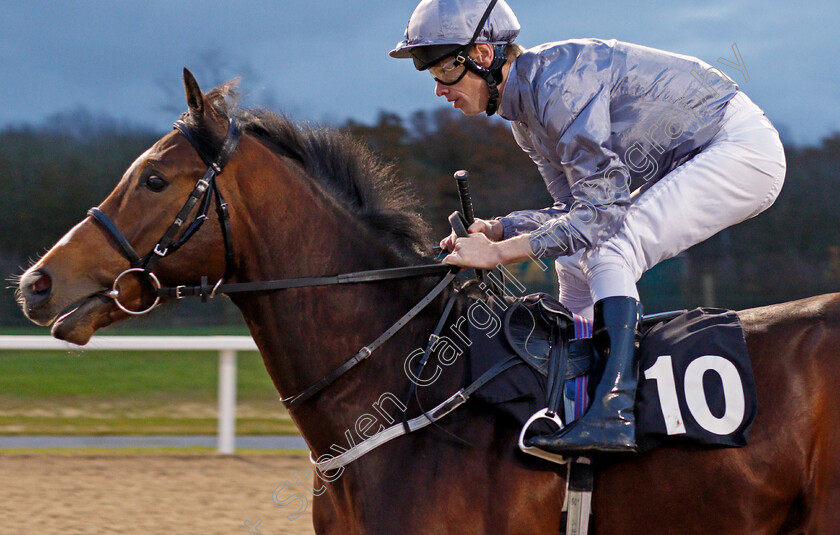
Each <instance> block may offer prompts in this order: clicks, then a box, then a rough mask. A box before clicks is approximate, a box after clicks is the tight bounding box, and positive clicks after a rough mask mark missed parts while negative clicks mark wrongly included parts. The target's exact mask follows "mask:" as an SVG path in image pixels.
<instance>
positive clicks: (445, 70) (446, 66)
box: [429, 54, 467, 85]
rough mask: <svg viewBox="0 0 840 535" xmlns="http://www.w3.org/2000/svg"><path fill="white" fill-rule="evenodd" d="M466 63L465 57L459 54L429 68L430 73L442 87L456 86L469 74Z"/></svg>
mask: <svg viewBox="0 0 840 535" xmlns="http://www.w3.org/2000/svg"><path fill="white" fill-rule="evenodd" d="M464 63H465V62H464V57H463V56H462V55H461V54H458V55H457V56H453V57H450V58H446V59H444V60H442V61H440V62H438V63H437V64H436V65H434V66H432V67H429V73H430V74H431V75H432V78H434V79H435V81H436V82H437V83H439V84H441V85H455V84H457V83H458V82H460V81H461V79H462V78H463V77H464V76H466V74H467V66H466V65H464Z"/></svg>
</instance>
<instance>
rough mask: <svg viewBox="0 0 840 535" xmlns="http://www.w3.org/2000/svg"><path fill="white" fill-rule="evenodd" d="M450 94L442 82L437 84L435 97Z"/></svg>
mask: <svg viewBox="0 0 840 535" xmlns="http://www.w3.org/2000/svg"><path fill="white" fill-rule="evenodd" d="M448 92H449V88H448V87H446V86H445V85H443V84H442V83H440V82H437V81H436V82H435V96H438V97H442V96H443V95H445V94H446V93H448Z"/></svg>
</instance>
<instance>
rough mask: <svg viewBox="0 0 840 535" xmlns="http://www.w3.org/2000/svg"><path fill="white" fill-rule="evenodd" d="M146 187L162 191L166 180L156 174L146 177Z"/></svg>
mask: <svg viewBox="0 0 840 535" xmlns="http://www.w3.org/2000/svg"><path fill="white" fill-rule="evenodd" d="M146 187H147V188H149V189H150V190H152V191H162V190H163V188H165V187H166V180H164V179H162V178H160V177H159V176H156V175H151V176H149V177H148V178H146Z"/></svg>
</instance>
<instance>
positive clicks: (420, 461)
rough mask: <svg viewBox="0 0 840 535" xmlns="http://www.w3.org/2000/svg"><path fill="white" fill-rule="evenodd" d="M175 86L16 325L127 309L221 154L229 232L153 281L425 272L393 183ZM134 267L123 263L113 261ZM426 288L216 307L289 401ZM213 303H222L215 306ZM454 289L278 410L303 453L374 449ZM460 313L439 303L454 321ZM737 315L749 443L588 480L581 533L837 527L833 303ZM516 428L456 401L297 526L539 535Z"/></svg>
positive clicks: (38, 281) (551, 506) (448, 375)
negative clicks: (160, 129) (749, 411)
mask: <svg viewBox="0 0 840 535" xmlns="http://www.w3.org/2000/svg"><path fill="white" fill-rule="evenodd" d="M184 85H185V91H186V96H187V104H188V111H187V112H186V113H185V114H184V115H183V116H182V122H181V126H182V127H181V128H179V129H178V130H174V131H173V132H171V133H169V134H167V135H165V136H164V137H163V138H161V139H160V140H159V141H158V142H156V143H155V144H154V145H153V146H152V147H151V148H150V149H148V150H147V151H146V152H145V153H143V154H142V155H141V156H140V157H139V158H138V159H137V160H136V161H135V162H134V163H133V164H132V165H131V166H130V167H129V169H128V170H127V171H126V173H125V174H124V176H123V177H122V179H121V180H120V182H119V183H118V184H117V186H116V188H115V189H114V190H113V192H112V193H111V194H110V195H109V196H108V197H107V198H106V199H105V200H104V201H103V202H102V204H101V205H100V206H99V207H98V209H97V210H96V211H92V212H91V215H90V216H89V217H87V218H86V219H84V220H83V221H82V222H80V223H79V224H78V225H77V226H76V227H74V228H73V229H72V230H70V231H69V233H67V234H66V235H65V236H64V237H63V238H62V239H61V240H60V241H59V242H58V243H57V244H56V245H55V246H54V247H53V248H52V249H51V250H50V251H49V252H48V253H47V254H46V255H44V256H43V257H42V258H41V259H40V260H39V261H38V262H37V263H35V264H34V265H33V266H31V267H30V268H29V269H28V270H27V271H26V273H25V274H24V275H23V276H22V278H21V280H20V283H19V289H18V290H19V299H20V303H21V306H22V308H23V311H24V312H25V314H26V315H27V316H28V317H29V318H30V319H31V320H32V321H34V322H36V323H38V324H41V325H52V334H53V335H54V336H56V337H58V338H60V339H63V340H67V341H70V342H74V343H77V344H84V343H86V342H87V341H88V340H89V339H90V337H91V336H92V335H93V333H94V332H95V331H97V330H98V329H101V328H103V327H106V326H108V325H110V324H112V323H114V322H116V321H119V320H121V319H124V318H126V317H128V316H129V315H130V313H131V312H134V311H138V310H140V309H141V308H146V307H147V305H148V304H149V302H150V301H151V300H153V297H152V295H150V294H151V293H152V292H151V291H150V290H149V289H148V287H149V286H150V285H151V284H152V283H151V282H148V281H146V280H145V279H143V275H142V274H140V275H138V276H137V277H133V275H135V273H132V274H129V275H127V276H125V277H124V280H123V281H122V283H121V284H120V285H119V286H120V287H119V289H118V290H110V289H111V288H112V285H114V281H115V279H117V278H118V277H120V275H121V274H123V273H124V272H125V271H126V270H127V268H128V267H129V266H128V264H127V260H126V258H127V254H128V253H127V252H126V251H127V250H129V249H130V250H134V251H140V252H143V251H151V250H152V249H155V248H157V247H158V246H160V245H161V241H158V242H156V241H155V240H156V239H157V236H160V235H162V234H165V233H168V232H169V230H170V229H171V228H172V225H171V224H170V222H171V221H172V219H173V217H175V214H177V213H179V208H180V207H181V206H182V204H183V203H184V201H185V199H187V198H188V197H189V196H190V195H191V193H190V192H191V191H193V192H195V189H194V188H195V187H196V180H197V179H198V178H199V177H202V176H203V174H204V176H205V177H206V176H207V173H209V170H208V164H207V163H206V161H207V155H211V159H212V157H214V156H215V155H217V154H222V153H225V151H226V150H227V152H228V154H227V155H226V158H225V159H226V160H227V159H229V161H226V162H224V163H226V164H227V165H226V166H224V169H223V170H222V172H221V174H220V175H219V177H218V181H216V184H215V186H214V187H215V188H217V190H218V191H216V197H218V198H219V199H221V198H224V199H225V201H226V202H225V203H219V204H220V205H221V204H224V208H227V207H229V209H228V210H229V216H227V215H226V213H227V212H225V211H224V210H222V209H219V210H217V211H216V212H215V213H214V212H213V211H210V212H209V213H208V214H207V217H206V218H205V219H207V221H208V222H209V223H208V224H207V225H204V226H203V227H201V228H200V229H198V230H197V231H195V232H194V233H193V234H192V236H191V239H189V240H187V241H186V242H184V243H183V244H182V245H183V246H182V247H180V249H179V250H178V251H177V252H174V253H172V254H162V255H161V254H159V255H157V256H159V257H160V258H157V259H156V262H157V261H158V260H159V262H158V263H157V265H156V266H155V269H154V274H155V275H156V277H157V279H159V282H160V284H163V285H201V286H202V287H208V288H209V287H210V286H211V285H212V281H215V280H220V281H221V280H222V279H225V278H226V276H227V280H226V281H225V284H228V283H229V281H234V282H235V283H248V282H253V281H264V280H272V279H283V278H290V277H291V278H294V277H316V276H323V275H328V274H335V273H345V272H356V271H364V270H378V269H385V268H399V267H401V266H412V265H422V264H424V263H429V262H430V253H429V252H428V251H426V250H425V248H424V245H423V244H425V243H428V241H427V239H426V236H425V235H424V233H423V232H422V229H423V228H425V227H424V224H423V222H422V220H421V219H420V217H419V216H418V215H417V214H418V211H417V208H416V204H414V203H413V201H411V199H410V197H409V196H408V195H407V194H406V191H405V189H403V188H402V186H401V185H400V181H398V180H397V179H396V178H395V177H394V176H393V170H392V169H390V168H388V167H387V166H384V165H383V164H381V163H380V161H379V160H378V159H377V158H375V157H374V155H372V154H371V153H370V152H369V151H367V150H366V149H365V148H364V147H363V146H362V145H360V144H359V143H357V142H355V141H353V140H352V139H350V138H348V137H346V136H345V135H342V134H339V133H335V132H330V131H326V130H319V129H313V128H308V127H300V126H297V125H295V124H293V123H291V122H290V121H288V120H286V119H284V118H282V117H280V116H277V115H275V114H273V113H271V112H267V111H253V110H250V111H249V110H243V109H239V108H237V107H235V106H233V105H230V104H229V103H228V101H229V100H230V97H233V96H234V94H235V89H234V88H233V87H232V86H231V85H230V84H226V85H223V86H220V87H219V88H216V89H214V90H213V91H211V92H209V93H207V94H204V93H202V92H201V90H200V88H199V86H198V84H197V83H196V81H195V79H194V78H193V76H192V75H191V74H190V73H189V72H188V71H186V70H185V73H184ZM234 121H235V122H236V123H237V124H238V125H239V128H240V130H241V137H239V139H238V146H235V147H234V149H232V148H231V147H230V146H229V147H227V148H226V147H225V146H224V144H225V141H227V140H229V139H230V136H229V135H228V134H227V133H229V132H230V131H231V130H232V129H231V128H230V125H231V124H232V123H234ZM211 167H212V166H211ZM216 174H218V173H216ZM211 178H213V177H211ZM199 182H200V181H199ZM205 208H206V207H205ZM220 208H221V206H220ZM190 209H192V207H190ZM197 209H200V207H197ZM182 211H183V209H182ZM188 211H190V210H188ZM205 211H206V210H205ZM105 214H107V215H105ZM227 217H229V220H227ZM106 222H109V224H110V225H111V226H112V227H113V229H110V230H109V229H108V225H107V224H106ZM220 227H221V228H222V229H223V230H224V229H225V228H227V229H228V230H227V232H229V233H230V234H229V235H228V234H226V232H219V228H220ZM114 229H118V230H117V233H115V232H114ZM179 229H180V227H179ZM179 232H184V231H183V230H179ZM121 236H122V238H120V237H121ZM170 237H171V236H170ZM122 241H125V242H126V243H122ZM172 241H173V240H170V242H172ZM167 243H169V242H167ZM126 246H128V249H127V248H126ZM226 250H227V251H228V253H229V254H226ZM159 252H161V253H162V252H164V251H159ZM152 255H154V253H150V255H147V256H146V258H151V257H152ZM138 256H139V255H138ZM142 261H143V259H138V258H134V259H132V262H131V265H132V266H135V265H137V264H138V262H139V263H142ZM140 271H141V272H142V269H140ZM226 271H229V273H226ZM202 277H208V278H209V280H210V281H211V283H207V282H206V279H205V280H203V279H202ZM440 278H441V276H440V275H425V276H419V277H412V278H405V279H402V278H398V279H392V280H385V281H375V282H368V283H362V284H347V285H341V286H334V287H322V286H316V287H300V288H292V289H286V290H282V291H262V292H246V293H230V294H229V297H230V298H231V299H232V301H233V302H234V304H235V305H236V306H237V307H238V308H239V309H240V310H241V312H242V315H243V317H244V319H245V321H246V323H247V325H248V327H249V329H250V332H251V334H252V335H253V338H254V340H255V341H256V343H257V345H258V347H259V349H260V352H261V354H262V357H263V360H264V362H265V366H266V369H267V371H268V373H269V375H270V376H271V379H272V381H273V382H274V384H275V386H276V388H277V390H278V392H279V393H280V395H281V397H282V398H286V399H288V398H289V397H290V396H292V395H294V394H295V393H296V392H301V391H302V390H303V389H305V388H306V387H307V386H309V385H312V384H314V383H316V382H318V381H319V379H321V378H322V377H324V376H325V374H328V373H329V372H330V370H333V369H335V368H336V366H339V365H341V364H342V363H344V362H345V361H346V359H347V358H348V357H349V356H351V355H353V354H354V353H355V352H356V351H357V350H358V349H359V348H361V347H364V346H365V344H367V343H369V342H370V341H371V340H373V339H375V338H376V337H377V336H379V335H380V334H381V333H383V332H384V331H386V330H387V329H389V327H390V326H391V325H392V324H393V322H394V320H395V319H397V318H399V317H400V316H401V315H402V314H404V313H405V311H406V310H409V309H411V307H413V306H415V305H416V304H417V303H418V301H419V300H420V299H421V298H422V296H424V295H427V294H428V292H429V291H430V289H432V288H433V287H434V286H435V285H436V284H437V283H438V282H439V280H440ZM135 279H136V280H135ZM123 283H124V284H123ZM223 288H229V286H221V287H219V288H216V289H219V290H223ZM214 290H215V289H214ZM114 292H117V293H118V294H119V296H118V298H114ZM179 292H180V290H176V291H175V294H177V295H178V296H180V294H179ZM452 292H453V290H452V289H451V288H446V289H445V290H444V291H443V292H441V293H440V294H439V295H437V296H436V297H435V298H434V299H432V302H431V304H430V305H429V306H428V307H427V308H426V309H424V310H422V311H420V312H419V313H418V314H417V315H416V317H415V318H414V319H413V320H411V321H410V322H409V323H408V324H407V325H406V326H405V327H404V328H403V329H401V330H399V331H398V332H397V333H396V334H395V335H394V336H393V337H392V338H390V340H388V341H387V342H386V343H384V344H383V345H382V347H381V348H380V349H379V350H378V351H376V352H375V353H374V354H373V355H372V356H370V358H368V359H365V360H364V361H363V362H361V363H360V364H359V365H358V366H356V367H355V368H354V369H353V370H351V371H350V372H348V373H346V374H344V375H342V376H341V377H339V378H337V379H336V380H335V381H334V382H333V383H332V384H330V385H329V386H327V387H325V388H324V389H322V390H321V391H320V392H318V393H317V394H316V395H312V396H311V397H309V399H307V400H306V401H305V402H303V403H300V404H298V405H296V406H295V407H293V408H292V409H291V410H290V414H291V417H292V418H293V419H294V421H295V423H296V424H297V426H298V428H299V429H300V432H301V434H302V435H303V437H304V438H305V439H306V442H307V444H308V445H309V447H310V449H311V451H312V452H313V455H314V456H315V457H316V458H317V457H318V456H321V455H322V454H325V453H329V452H331V451H335V448H331V446H334V445H337V446H340V447H341V448H347V447H348V446H349V445H348V444H347V440H349V439H351V437H352V436H353V433H356V432H359V431H361V433H360V434H364V433H365V432H366V430H367V433H368V434H372V432H371V431H370V430H371V429H374V430H375V429H377V428H380V429H381V427H382V426H383V425H385V424H387V423H388V422H386V421H385V419H384V418H382V417H380V418H379V420H378V421H377V420H374V421H373V422H371V421H370V419H368V420H366V423H365V424H364V425H363V426H362V428H361V429H360V427H359V422H360V416H363V415H367V416H371V417H372V418H376V417H375V416H372V415H375V414H376V413H375V412H374V411H373V410H372V409H371V407H374V406H377V404H382V405H384V401H383V399H387V398H383V394H386V393H393V394H395V395H396V396H399V395H400V394H401V393H402V391H403V390H404V389H405V388H406V385H407V382H408V381H407V377H406V373H405V371H404V362H405V359H406V355H407V354H409V352H410V350H412V349H414V348H417V347H423V346H424V345H425V344H426V343H427V341H428V338H429V333H431V332H432V330H433V328H434V326H435V324H436V322H437V321H438V319H439V317H440V316H441V314H442V310H443V308H444V306H445V303H446V302H447V301H448V299H449V297H450V296H451V295H452ZM203 293H204V295H205V297H206V296H207V295H206V294H207V292H206V291H205V292H203ZM213 293H215V291H214V292H213ZM124 309H125V310H124ZM463 311H464V299H463V298H462V297H461V296H460V295H459V296H458V297H457V299H456V300H455V313H454V316H458V315H459V314H461V313H463ZM739 317H740V319H741V322H742V324H743V327H744V330H745V335H746V340H747V344H748V348H749V353H750V355H751V358H752V361H753V366H754V370H755V381H756V387H757V392H758V397H759V403H760V407H761V408H760V410H759V412H758V416H757V418H756V420H755V422H754V425H753V428H752V434H751V437H750V443H749V445H748V446H746V447H743V448H739V449H713V450H699V449H692V448H688V447H669V448H660V449H657V450H654V451H651V452H648V453H645V454H642V455H639V456H636V457H634V458H631V459H628V460H625V461H622V462H611V463H609V464H602V465H601V467H600V468H598V469H597V470H596V478H595V492H594V495H593V510H594V513H595V515H594V522H595V525H594V531H595V532H596V533H600V534H610V535H618V534H628V535H629V534H646V535H651V534H666V533H668V534H671V533H679V534H688V533H709V534H711V533H714V534H716V535H724V534H744V533H750V534H793V533H837V532H839V531H840V409H838V407H839V406H840V388H838V387H837V385H838V384H840V294H833V295H825V296H819V297H814V298H810V299H805V300H801V301H796V302H791V303H786V304H781V305H775V306H768V307H763V308H758V309H752V310H746V311H742V312H739ZM435 358H438V357H435ZM466 360H467V359H466V358H465V357H459V358H458V359H455V360H454V362H447V363H446V364H447V366H446V367H445V370H444V373H442V374H441V375H440V377H439V379H438V380H437V381H436V382H435V383H434V385H432V386H430V387H428V388H420V390H421V391H422V392H421V393H420V397H421V398H423V402H424V404H427V405H428V406H433V405H434V404H436V403H438V402H439V401H440V400H442V399H445V398H446V397H447V396H449V395H450V394H451V393H452V392H455V391H457V390H458V389H459V388H460V387H461V386H463V384H464V380H465V377H467V376H468V372H467V363H466ZM430 369H431V368H430ZM380 408H381V407H380ZM388 409H389V411H390V412H391V413H392V414H393V413H394V411H393V406H389V407H388ZM410 411H412V412H413V413H412V414H411V416H414V415H417V414H419V413H420V412H419V409H416V408H412V409H410ZM518 431H519V429H518V427H517V426H516V425H515V424H514V422H513V421H512V420H509V419H506V418H505V417H502V416H500V415H499V414H498V413H495V412H494V411H493V410H492V409H491V408H490V407H489V406H487V405H484V404H482V403H476V402H468V403H466V404H465V405H463V406H462V407H460V408H459V409H457V410H455V411H453V412H452V413H451V414H450V415H449V416H447V417H446V418H444V419H442V420H441V421H440V422H439V423H438V425H437V426H434V427H427V428H425V429H423V430H420V431H417V432H414V433H411V434H409V435H406V436H402V437H399V438H396V439H395V440H392V441H390V442H388V443H387V444H384V445H383V446H381V447H379V448H378V449H375V450H373V451H372V452H370V453H368V454H367V455H365V456H364V457H362V458H360V459H358V460H356V461H354V462H352V463H350V464H349V465H347V466H346V467H344V472H343V473H342V474H341V477H336V478H332V479H329V478H327V479H329V480H327V479H325V478H321V479H318V478H316V480H315V487H316V488H319V489H320V488H321V487H323V488H324V490H323V492H322V493H321V494H319V495H318V496H317V497H315V498H314V500H313V503H314V509H313V517H314V524H315V531H316V532H317V533H319V534H340V535H350V534H359V535H361V534H366V535H369V534H387V535H391V534H397V533H400V534H415V533H423V534H427V533H435V534H444V533H458V534H476V535H478V534H510V535H514V534H517V535H518V534H521V535H526V534H527V535H535V534H556V533H558V532H559V530H560V525H561V517H560V510H561V504H562V503H563V497H564V492H565V481H564V478H565V469H564V468H563V467H561V466H559V465H556V464H552V463H549V462H546V461H543V460H540V459H536V458H533V457H529V456H526V455H523V454H521V453H520V452H518V451H516V448H515V445H516V441H517V434H518Z"/></svg>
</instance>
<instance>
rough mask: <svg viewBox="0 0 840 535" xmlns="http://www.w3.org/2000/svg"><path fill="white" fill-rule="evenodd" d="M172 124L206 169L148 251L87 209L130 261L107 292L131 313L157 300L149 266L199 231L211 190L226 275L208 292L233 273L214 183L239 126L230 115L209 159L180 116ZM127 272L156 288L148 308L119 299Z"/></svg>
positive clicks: (225, 218)
mask: <svg viewBox="0 0 840 535" xmlns="http://www.w3.org/2000/svg"><path fill="white" fill-rule="evenodd" d="M174 128H175V129H176V130H178V131H179V132H181V133H182V134H183V135H184V136H185V137H186V138H187V139H188V140H189V142H190V144H191V145H192V146H193V147H194V148H195V150H196V152H198V154H199V156H200V157H201V159H202V160H203V161H204V163H206V164H207V171H205V172H204V175H203V176H202V177H201V178H200V179H198V182H196V184H195V187H194V188H193V191H192V193H190V195H189V197H188V198H187V201H186V202H185V203H184V206H183V207H181V210H180V211H179V212H178V215H177V216H175V219H174V220H173V221H172V223H171V224H170V225H169V228H167V229H166V232H164V233H163V236H161V238H160V239H159V240H158V241H157V243H156V244H155V246H154V247H153V248H152V250H151V251H149V252H148V253H147V254H146V255H145V256H142V257H141V256H140V255H138V254H137V251H135V249H134V247H132V246H131V243H130V242H129V241H128V239H127V238H126V237H125V235H124V234H123V233H122V232H120V230H119V228H117V225H115V224H114V222H113V221H112V220H111V218H110V217H108V216H107V215H105V213H104V212H103V211H102V210H100V209H99V208H96V207H94V208H91V209H90V210H88V215H90V216H92V217H93V219H94V221H96V222H97V223H99V224H100V225H101V226H102V228H104V229H105V230H106V231H107V232H108V234H110V236H111V237H112V238H113V239H114V241H116V242H117V245H119V247H120V250H121V252H122V254H123V256H124V257H125V258H126V259H127V260H128V261H129V263H130V264H131V267H130V268H129V269H127V270H125V271H123V272H122V273H120V274H119V275H118V276H117V278H116V279H114V284H113V287H112V289H111V291H110V292H108V294H107V295H108V296H109V297H111V298H113V299H114V302H115V303H116V305H117V306H118V307H119V308H120V309H121V310H123V311H124V312H126V313H128V314H131V315H134V316H139V315H142V314H147V313H149V312H151V311H152V310H153V309H154V308H155V307H156V306H157V305H158V304H159V303H160V298H161V297H163V295H161V292H160V291H161V290H163V288H161V285H160V281H159V280H158V278H157V277H156V276H155V274H154V273H153V272H152V270H153V269H154V268H155V266H156V265H157V263H158V262H159V261H160V260H161V259H163V258H164V257H166V256H167V255H170V254H172V253H174V252H175V251H177V250H178V249H180V248H181V246H183V245H184V244H185V243H187V241H189V239H190V238H192V237H193V236H194V235H195V233H196V232H198V229H199V228H201V225H202V224H204V221H205V220H206V219H207V212H208V211H209V209H210V200H211V197H212V196H213V195H214V194H215V197H216V211H217V212H218V214H219V223H220V225H221V228H222V237H223V239H224V243H225V275H224V277H223V278H221V279H219V281H218V282H217V283H216V285H215V287H214V288H213V289H212V290H211V291H210V293H209V294H208V296H209V297H214V296H215V293H216V291H218V288H219V287H220V286H221V284H222V282H223V281H224V280H225V279H229V278H230V277H231V276H232V275H233V261H234V249H233V233H232V232H231V229H230V212H229V210H228V205H227V203H226V202H225V200H224V198H223V197H222V192H221V191H219V187H218V185H217V184H216V177H217V176H219V175H220V174H221V173H222V170H223V169H224V168H225V165H227V163H228V162H229V161H230V158H231V156H233V153H234V151H235V150H236V147H237V146H238V145H239V138H240V137H241V136H242V132H241V131H240V130H239V127H238V126H237V124H236V121H235V120H234V119H231V120H230V126H229V127H228V131H227V135H226V136H225V139H224V141H223V142H222V148H221V149H220V150H219V154H218V155H217V156H216V157H215V158H213V159H210V158H207V157H206V155H205V153H204V151H203V150H202V149H201V145H199V144H198V142H197V141H196V139H195V138H194V137H193V135H192V134H191V133H190V129H189V127H188V126H187V124H186V123H185V122H184V121H183V120H180V119H179V120H178V121H176V122H175V124H174ZM199 202H201V203H202V204H201V207H200V209H199V211H198V214H197V215H196V217H195V219H193V221H192V223H191V224H190V226H189V227H188V228H187V230H186V231H185V232H184V234H183V235H182V236H181V237H180V238H179V239H178V240H177V241H175V236H177V234H178V232H179V231H180V230H181V228H182V227H183V226H184V223H185V222H186V220H187V218H188V217H189V215H190V213H191V212H192V210H193V208H195V205H196V204H198V203H199ZM128 273H142V274H145V275H146V276H147V277H148V279H149V282H150V283H151V284H152V287H153V288H154V289H155V292H156V295H155V301H154V302H153V303H152V304H151V305H150V306H149V307H148V308H146V309H143V310H139V311H135V310H131V309H129V308H128V307H127V306H125V305H123V304H122V303H121V302H120V295H119V282H120V279H121V278H122V277H123V276H125V275H126V274H128ZM179 288H180V287H179ZM175 297H180V296H179V295H177V292H176V295H175Z"/></svg>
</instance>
